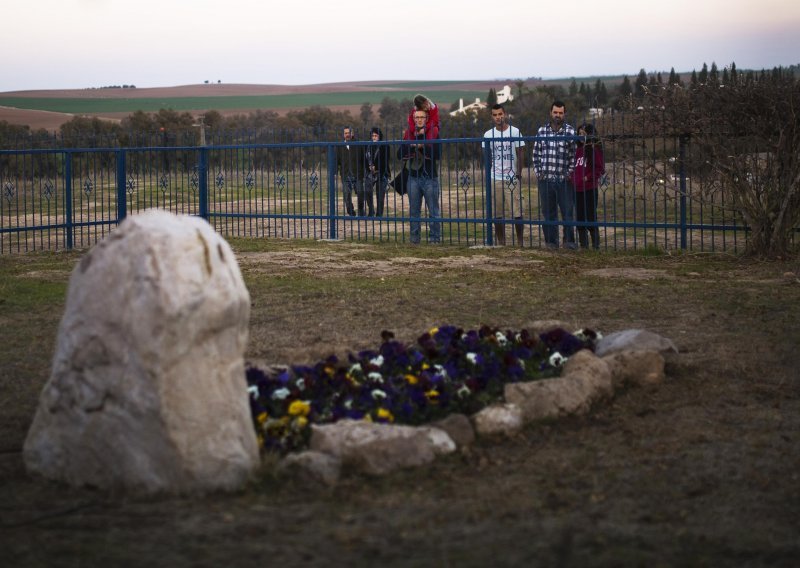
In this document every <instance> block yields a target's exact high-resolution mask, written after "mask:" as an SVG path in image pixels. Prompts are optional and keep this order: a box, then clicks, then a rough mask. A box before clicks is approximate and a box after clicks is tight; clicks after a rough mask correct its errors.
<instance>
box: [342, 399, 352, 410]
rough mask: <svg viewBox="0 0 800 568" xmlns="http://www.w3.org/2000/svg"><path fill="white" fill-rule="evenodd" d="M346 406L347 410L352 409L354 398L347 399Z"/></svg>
mask: <svg viewBox="0 0 800 568" xmlns="http://www.w3.org/2000/svg"><path fill="white" fill-rule="evenodd" d="M344 407H345V408H346V409H347V410H350V409H351V408H353V399H352V398H348V399H347V400H345V401H344Z"/></svg>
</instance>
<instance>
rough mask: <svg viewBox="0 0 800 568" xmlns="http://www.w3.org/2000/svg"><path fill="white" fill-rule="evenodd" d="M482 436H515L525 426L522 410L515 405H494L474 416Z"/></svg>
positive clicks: (476, 429)
mask: <svg viewBox="0 0 800 568" xmlns="http://www.w3.org/2000/svg"><path fill="white" fill-rule="evenodd" d="M472 422H473V424H475V431H476V432H477V433H478V434H479V435H480V436H498V435H503V436H513V435H514V434H516V433H517V432H519V431H520V430H522V427H523V426H524V425H525V423H524V421H523V415H522V409H521V408H520V407H519V406H517V405H516V404H513V403H505V404H500V403H498V404H492V405H491V406H487V407H486V408H484V409H483V410H481V411H479V412H476V413H475V414H473V415H472Z"/></svg>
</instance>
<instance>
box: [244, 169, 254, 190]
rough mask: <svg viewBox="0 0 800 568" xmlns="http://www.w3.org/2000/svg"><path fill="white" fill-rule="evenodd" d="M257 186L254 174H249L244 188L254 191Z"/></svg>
mask: <svg viewBox="0 0 800 568" xmlns="http://www.w3.org/2000/svg"><path fill="white" fill-rule="evenodd" d="M255 184H256V180H255V176H254V175H253V172H252V171H250V172H247V176H246V177H245V178H244V186H245V187H246V188H247V189H253V187H254V186H255Z"/></svg>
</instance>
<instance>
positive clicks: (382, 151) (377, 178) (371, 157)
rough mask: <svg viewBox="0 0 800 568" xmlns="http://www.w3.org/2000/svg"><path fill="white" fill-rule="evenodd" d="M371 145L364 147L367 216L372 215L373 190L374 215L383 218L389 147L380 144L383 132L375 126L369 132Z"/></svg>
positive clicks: (388, 172)
mask: <svg viewBox="0 0 800 568" xmlns="http://www.w3.org/2000/svg"><path fill="white" fill-rule="evenodd" d="M370 137H371V138H372V142H373V143H372V144H370V145H369V146H367V147H366V159H365V161H364V164H365V165H366V167H367V171H366V172H365V174H366V175H365V176H364V186H365V189H366V191H367V196H368V199H369V201H368V203H369V214H370V215H372V214H373V211H372V192H373V188H374V190H375V197H376V200H375V203H376V205H377V207H376V210H375V215H377V216H378V217H382V216H383V206H384V204H385V203H386V187H387V185H388V183H389V176H390V171H389V165H390V164H389V159H390V158H389V145H388V144H381V143H380V142H381V141H382V140H383V132H382V131H381V129H380V128H378V127H377V126H375V127H373V128H372V130H371V131H370Z"/></svg>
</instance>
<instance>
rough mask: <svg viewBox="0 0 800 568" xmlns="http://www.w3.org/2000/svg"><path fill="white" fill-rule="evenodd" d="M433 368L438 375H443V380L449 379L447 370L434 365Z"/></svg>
mask: <svg viewBox="0 0 800 568" xmlns="http://www.w3.org/2000/svg"><path fill="white" fill-rule="evenodd" d="M433 368H434V370H435V371H436V374H437V375H441V376H442V378H443V379H446V378H448V375H447V369H445V368H444V367H442V366H441V365H434V366H433Z"/></svg>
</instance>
